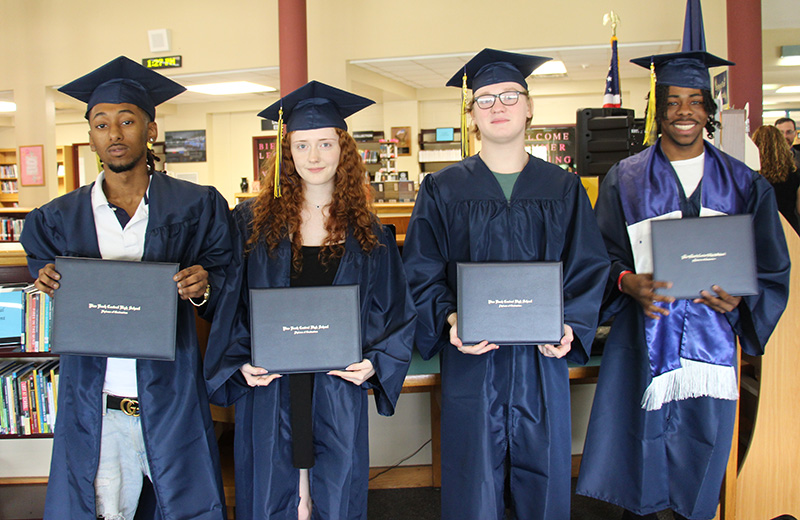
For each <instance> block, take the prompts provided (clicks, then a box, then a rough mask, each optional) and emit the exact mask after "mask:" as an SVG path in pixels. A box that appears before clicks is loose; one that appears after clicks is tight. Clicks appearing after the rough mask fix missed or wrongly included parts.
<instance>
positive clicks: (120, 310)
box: [89, 302, 142, 314]
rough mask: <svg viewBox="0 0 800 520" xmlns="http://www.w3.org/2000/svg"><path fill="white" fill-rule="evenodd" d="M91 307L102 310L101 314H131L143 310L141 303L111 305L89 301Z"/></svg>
mask: <svg viewBox="0 0 800 520" xmlns="http://www.w3.org/2000/svg"><path fill="white" fill-rule="evenodd" d="M89 308H90V309H94V310H98V311H100V314H130V313H132V312H139V311H140V310H142V307H141V305H111V304H108V303H91V302H89Z"/></svg>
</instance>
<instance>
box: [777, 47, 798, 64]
mask: <svg viewBox="0 0 800 520" xmlns="http://www.w3.org/2000/svg"><path fill="white" fill-rule="evenodd" d="M778 65H782V66H784V67H791V66H797V65H800V45H784V46H782V47H781V59H779V60H778Z"/></svg>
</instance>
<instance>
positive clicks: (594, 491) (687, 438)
mask: <svg viewBox="0 0 800 520" xmlns="http://www.w3.org/2000/svg"><path fill="white" fill-rule="evenodd" d="M705 152H706V158H705V166H704V177H703V180H702V181H701V183H700V186H699V188H698V189H697V190H696V191H695V193H694V194H692V196H690V197H688V198H687V197H686V196H685V194H682V193H681V194H680V201H679V207H678V214H677V216H678V217H680V216H681V215H682V216H683V217H691V216H698V215H700V214H706V213H710V212H712V211H717V212H721V210H722V209H723V206H725V205H726V204H728V205H731V206H734V207H738V208H740V209H739V211H738V212H739V213H749V214H752V215H753V225H754V228H755V239H756V246H755V249H756V257H757V258H756V260H757V270H758V283H759V294H758V295H756V296H745V297H743V298H742V301H741V304H740V305H739V306H738V307H737V309H734V311H732V312H729V313H725V315H724V318H723V319H722V323H723V324H724V325H725V326H726V327H727V331H725V333H724V334H721V335H719V336H717V337H715V338H713V340H714V341H711V343H714V344H715V345H714V346H716V345H718V344H721V343H722V342H723V341H727V336H730V338H731V339H732V338H733V335H736V336H738V339H739V343H740V345H741V347H742V349H743V350H744V351H745V352H747V353H748V354H750V355H761V354H763V353H764V345H765V344H766V342H767V340H768V338H769V335H770V334H771V333H772V330H773V328H774V327H775V324H776V323H777V321H778V319H779V318H780V316H781V313H782V312H783V309H784V307H785V306H786V301H787V297H788V282H789V257H788V252H787V249H786V242H785V239H784V234H783V230H782V228H781V224H780V221H779V218H778V210H777V207H776V204H775V197H774V195H773V194H772V188H771V187H770V185H769V183H768V182H767V181H766V179H764V178H763V177H761V176H760V175H758V174H757V173H755V172H753V171H751V170H750V169H749V168H747V167H746V166H745V165H744V164H743V163H741V162H739V161H737V160H736V159H734V158H732V157H729V156H727V155H725V154H724V153H723V152H721V151H719V150H717V149H716V148H714V147H713V146H711V145H710V144H709V143H705ZM625 161H627V162H626V163H625V164H617V165H615V166H614V167H612V169H611V170H610V171H609V173H608V175H606V178H605V180H604V181H603V185H602V186H601V189H600V196H599V198H598V201H597V205H596V213H597V219H598V224H599V225H600V229H601V231H602V233H603V237H604V239H605V242H606V246H607V248H608V252H609V256H610V258H611V262H612V264H611V273H610V277H609V281H608V285H607V290H606V297H605V301H604V307H603V316H602V318H601V319H602V320H605V319H608V318H610V317H611V316H615V319H614V322H613V324H612V327H611V332H610V335H609V337H608V340H607V341H606V344H605V348H604V351H603V362H602V365H601V368H600V377H599V381H598V385H597V391H596V393H595V398H594V404H593V406H592V413H591V418H590V422H589V430H588V434H587V437H586V444H585V447H584V452H583V459H582V462H581V471H580V477H579V479H578V487H577V491H576V492H577V493H579V494H582V495H586V496H591V497H594V498H598V499H600V500H604V501H606V502H611V503H614V504H617V505H620V506H622V507H624V508H625V509H628V510H630V511H633V512H634V513H637V514H640V515H645V514H649V513H653V512H656V511H660V510H663V509H667V508H670V509H672V510H674V511H676V512H678V513H680V514H681V515H683V516H685V517H687V518H690V519H692V520H700V519H709V518H713V517H714V515H715V514H716V509H717V504H718V502H719V492H720V486H721V484H722V479H723V476H724V473H725V467H726V464H727V461H728V454H729V452H730V446H731V440H732V435H733V426H734V419H735V414H736V401H735V400H727V399H715V398H712V397H699V398H690V399H684V400H676V401H671V402H667V403H665V404H664V405H663V406H662V407H661V409H659V410H650V411H646V410H644V409H643V408H642V404H641V403H642V396H643V394H644V392H645V389H646V388H647V387H648V385H649V384H650V382H651V380H652V377H653V376H652V371H651V361H650V356H649V355H648V345H647V341H646V335H645V327H646V325H647V324H646V322H647V320H650V318H646V317H645V316H644V312H643V311H642V308H641V306H640V305H639V303H638V302H636V301H635V300H634V299H633V298H631V297H630V296H628V295H624V294H622V293H620V291H619V290H618V289H617V279H618V277H619V274H620V273H621V272H622V271H624V270H631V271H635V262H634V254H633V249H632V247H631V240H630V238H629V229H630V227H631V224H632V223H631V222H626V217H625V212H624V209H623V203H622V200H621V196H620V176H621V175H623V173H621V168H622V171H623V172H624V175H634V176H639V175H641V176H644V175H648V173H647V172H648V170H649V169H650V168H653V169H654V171H655V172H656V173H655V174H654V175H653V177H652V179H653V184H651V189H649V190H647V193H648V197H649V199H648V200H649V201H651V202H649V203H648V202H644V203H643V204H645V205H650V206H653V205H654V203H653V202H652V201H653V200H658V199H659V198H662V197H665V196H666V195H665V193H666V192H669V193H670V195H669V197H670V198H671V196H672V194H674V192H675V190H676V189H678V186H679V181H678V179H677V175H676V174H675V172H674V170H673V169H672V167H671V166H670V164H669V161H668V160H667V159H666V158H665V157H664V155H663V153H662V152H661V150H660V141H659V143H658V144H656V145H655V146H652V147H650V148H648V149H647V150H645V151H644V152H641V153H640V154H638V155H636V156H634V157H631V158H628V159H626V160H625ZM623 162H624V161H623ZM712 169H717V171H718V173H715V174H714V175H715V180H714V181H713V182H712V180H711V179H707V176H708V175H707V174H708V172H709V171H712ZM648 182H650V181H648ZM720 186H728V188H729V189H719V187H720ZM678 191H682V190H678ZM711 193H714V194H715V195H714V196H712V195H711ZM724 198H728V199H732V200H738V202H734V203H723V202H721V199H724ZM642 200H643V201H644V200H645V199H642ZM676 202H677V201H676ZM656 204H658V203H656ZM723 289H724V287H723ZM676 306H685V308H686V309H687V311H686V314H685V315H686V320H685V321H683V319H681V320H680V321H679V322H676V323H675V324H674V325H671V326H670V328H672V329H676V328H677V330H678V331H682V332H681V333H680V335H681V337H682V339H681V352H682V354H683V353H684V348H696V347H697V348H699V347H702V341H701V342H699V346H698V345H696V344H698V342H697V337H698V335H697V334H698V332H697V331H699V333H700V334H702V331H703V329H706V328H708V327H710V326H711V325H712V324H710V323H705V322H704V321H703V320H709V319H714V318H716V317H717V316H719V315H716V313H713V315H709V316H708V317H707V318H701V315H700V314H699V312H700V311H702V310H703V308H705V307H706V306H705V305H703V304H694V303H691V302H690V301H688V300H679V301H676V302H675V303H674V304H671V305H670V309H671V311H673V310H676V309H678V307H676ZM672 317H673V314H672V313H671V315H670V316H668V317H662V318H661V320H660V321H664V320H669V319H671V318H672ZM693 320H696V321H693ZM666 323H668V322H667V321H664V323H660V325H664V324H666ZM669 323H671V322H669ZM704 323H705V324H704ZM707 326H708V327H707ZM714 326H715V327H716V326H718V325H717V324H716V323H715V324H714ZM734 360H735V356H734Z"/></svg>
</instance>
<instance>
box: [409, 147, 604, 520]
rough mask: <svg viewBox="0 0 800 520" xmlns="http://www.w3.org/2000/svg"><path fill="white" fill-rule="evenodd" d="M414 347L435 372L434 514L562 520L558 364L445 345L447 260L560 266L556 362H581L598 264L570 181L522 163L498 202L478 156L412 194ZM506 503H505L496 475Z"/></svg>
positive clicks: (566, 461) (595, 299)
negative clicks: (569, 336) (438, 413)
mask: <svg viewBox="0 0 800 520" xmlns="http://www.w3.org/2000/svg"><path fill="white" fill-rule="evenodd" d="M403 256H404V263H405V267H406V273H407V276H408V280H409V284H410V285H411V291H412V294H413V296H414V301H415V302H416V305H417V312H418V313H419V319H418V321H417V336H416V344H417V348H418V349H419V351H420V353H421V354H422V356H423V357H424V358H426V359H429V358H431V357H433V356H435V355H437V354H438V353H439V352H441V353H442V357H441V371H442V420H441V424H442V426H441V428H442V518H443V519H458V520H465V519H476V520H478V519H479V520H487V519H495V518H496V519H500V518H503V515H504V509H505V507H506V506H511V507H512V508H513V509H514V510H515V513H516V517H517V518H525V519H545V518H546V519H547V520H566V519H568V518H569V505H570V468H571V466H570V456H571V426H570V411H569V410H570V390H569V372H568V369H567V358H562V359H555V358H549V357H545V356H543V355H542V354H540V353H539V350H538V349H537V348H536V347H521V346H505V347H501V348H500V349H498V350H494V351H492V352H489V353H487V354H484V355H481V356H472V355H466V354H462V353H460V352H459V351H458V350H457V349H456V348H455V347H453V346H452V345H451V344H450V342H449V331H450V326H449V325H448V324H447V322H446V319H447V316H448V315H449V314H450V313H451V312H454V311H455V310H456V283H455V281H456V263H457V262H530V261H548V262H554V261H560V262H562V265H563V278H564V318H565V322H566V323H567V324H569V325H571V326H572V328H573V330H574V334H575V339H574V341H573V343H572V350H571V352H570V353H569V354H568V356H567V357H568V358H569V359H571V360H573V361H575V362H578V363H585V362H586V361H587V360H588V357H589V351H590V349H591V345H592V340H593V338H594V334H595V329H596V325H597V316H598V311H599V308H600V301H601V298H602V294H603V288H604V286H605V282H606V279H607V277H608V258H607V256H606V251H605V248H604V246H603V242H602V237H601V235H600V232H599V231H598V229H597V224H596V222H595V219H594V215H593V213H592V208H591V204H590V202H589V199H588V197H587V196H586V194H585V192H584V190H583V186H582V185H581V183H580V179H579V178H578V176H576V175H574V174H570V173H567V172H565V171H564V170H562V169H560V168H558V167H557V166H554V165H551V164H549V163H546V162H544V161H542V160H540V159H537V158H534V157H530V158H529V159H528V163H527V165H526V166H525V168H524V169H523V171H522V172H521V173H520V176H519V178H518V179H517V181H516V184H515V185H514V189H513V192H512V194H511V198H510V200H507V199H506V197H505V195H504V194H503V191H502V189H501V188H500V185H499V183H498V182H497V180H496V179H495V178H494V176H493V175H492V173H491V172H490V171H489V170H488V168H487V167H486V165H485V164H484V162H483V161H482V160H481V159H480V157H479V156H473V157H470V158H468V159H466V160H464V161H462V162H460V163H458V164H456V165H453V166H450V167H448V168H445V169H444V170H442V171H440V172H438V173H435V174H431V175H429V176H427V177H426V178H425V180H424V181H423V183H422V186H421V187H420V192H419V195H418V197H417V202H416V204H415V206H414V212H413V214H412V216H411V221H410V223H409V227H408V232H407V235H406V240H405V244H404V250H403ZM507 476H508V485H509V486H510V492H511V495H512V503H511V504H505V501H504V498H503V495H504V487H505V482H506V477H507Z"/></svg>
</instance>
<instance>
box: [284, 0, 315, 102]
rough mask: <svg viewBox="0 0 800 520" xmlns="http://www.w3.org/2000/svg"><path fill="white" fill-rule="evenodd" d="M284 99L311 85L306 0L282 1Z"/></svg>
mask: <svg viewBox="0 0 800 520" xmlns="http://www.w3.org/2000/svg"><path fill="white" fill-rule="evenodd" d="M278 36H279V44H278V50H279V52H280V67H281V97H283V96H285V95H286V94H288V93H290V92H292V91H293V90H295V89H297V88H299V87H302V86H303V85H305V84H306V83H307V82H308V38H307V36H306V0H278Z"/></svg>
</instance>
